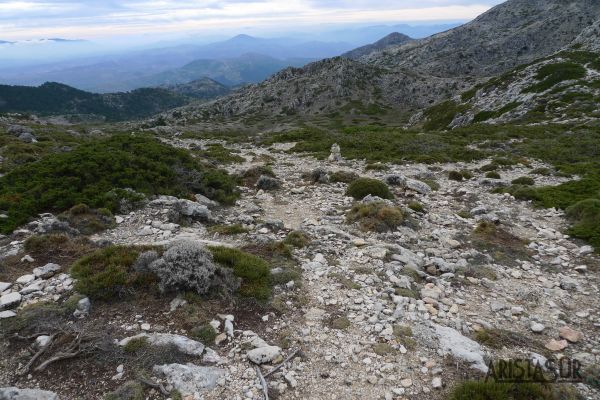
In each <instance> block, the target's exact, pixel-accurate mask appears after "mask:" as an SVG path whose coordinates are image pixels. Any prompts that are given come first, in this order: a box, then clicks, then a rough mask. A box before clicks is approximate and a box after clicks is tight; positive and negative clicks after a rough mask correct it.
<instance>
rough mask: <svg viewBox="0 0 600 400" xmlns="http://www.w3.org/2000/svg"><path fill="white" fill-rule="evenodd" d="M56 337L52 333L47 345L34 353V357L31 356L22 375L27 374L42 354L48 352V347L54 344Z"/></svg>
mask: <svg viewBox="0 0 600 400" xmlns="http://www.w3.org/2000/svg"><path fill="white" fill-rule="evenodd" d="M55 337H56V335H52V336H50V338H48V343H46V345H45V346H42V347H41V348H40V349H39V350H38V352H37V353H35V354H34V355H33V357H31V360H29V362H28V363H27V365H25V367H24V368H23V372H22V373H21V375H25V374H26V373H28V372H29V370H30V369H31V366H32V365H33V364H34V363H35V362H36V360H37V359H38V358H40V357H41V355H42V354H44V353H45V352H46V350H48V348H49V347H50V345H51V344H52V341H53V340H54V338H55Z"/></svg>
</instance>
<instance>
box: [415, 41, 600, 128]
mask: <svg viewBox="0 0 600 400" xmlns="http://www.w3.org/2000/svg"><path fill="white" fill-rule="evenodd" d="M596 39H598V37H597V36H596ZM594 42H597V41H594ZM577 48H578V49H579V46H577ZM599 102H600V53H598V52H588V51H582V50H576V51H575V50H565V51H562V52H559V53H557V54H555V55H552V56H550V57H545V58H542V59H540V60H537V61H535V62H533V63H530V64H528V65H525V66H522V67H519V68H516V69H514V70H512V71H510V72H508V73H505V74H503V75H501V76H499V77H497V78H493V79H491V80H489V81H487V82H484V83H481V84H479V85H476V86H475V87H473V88H472V89H470V90H468V91H466V92H464V93H462V94H461V95H459V96H455V97H454V98H453V99H452V101H451V103H447V104H446V107H445V108H446V110H454V111H452V112H451V114H452V115H450V116H449V118H447V119H446V120H445V121H444V122H443V123H442V124H441V125H440V126H439V128H455V127H457V126H464V125H467V124H470V123H476V122H483V123H514V122H520V123H523V122H524V123H540V122H543V123H572V122H579V123H592V122H594V121H598V118H600V113H599V111H598V107H597V105H598V103H599ZM448 105H451V106H448ZM437 108H439V106H434V107H433V108H432V109H429V110H426V111H425V113H424V114H425V117H424V118H423V120H424V121H425V123H427V121H430V120H431V118H432V117H433V118H436V117H437V116H438V115H439V112H438V111H436V110H435V109H437ZM430 114H431V115H430ZM414 118H415V120H416V119H419V115H416V116H415V117H414Z"/></svg>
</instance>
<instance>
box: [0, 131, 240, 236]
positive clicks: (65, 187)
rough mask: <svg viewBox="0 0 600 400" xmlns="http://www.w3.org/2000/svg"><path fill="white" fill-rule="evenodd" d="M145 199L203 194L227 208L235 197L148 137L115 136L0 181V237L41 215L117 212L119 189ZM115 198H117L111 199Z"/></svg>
mask: <svg viewBox="0 0 600 400" xmlns="http://www.w3.org/2000/svg"><path fill="white" fill-rule="evenodd" d="M126 188H131V189H133V190H135V191H137V192H140V193H144V194H147V195H156V194H166V195H174V196H178V197H187V196H189V195H191V194H194V193H202V194H204V195H206V196H207V197H209V198H212V199H214V200H217V201H220V202H222V203H225V204H231V203H232V202H234V201H235V199H237V197H238V196H239V195H238V193H237V191H236V185H235V181H234V180H233V179H232V178H231V177H229V176H228V174H227V173H226V172H224V171H220V170H217V169H214V168H209V167H205V166H202V165H201V164H200V163H199V162H198V161H196V160H194V159H193V158H192V156H191V155H190V154H189V153H188V152H187V151H185V150H181V149H176V148H174V147H171V146H168V145H166V144H163V143H161V142H160V141H158V140H156V139H153V138H150V137H147V136H131V135H116V136H113V137H110V138H108V139H100V140H94V141H90V142H89V143H86V144H82V145H81V146H79V147H77V148H75V149H74V150H73V151H71V152H67V153H58V154H51V155H49V156H47V157H45V158H43V159H41V160H40V161H38V162H35V163H31V164H28V165H24V166H22V167H19V168H16V169H14V170H12V171H11V172H9V173H8V174H6V175H5V176H3V177H1V178H0V210H3V211H5V212H6V213H7V215H8V218H7V219H2V220H0V231H1V232H3V233H10V232H12V231H13V230H14V229H15V228H17V227H18V226H19V225H21V224H23V223H25V222H27V221H28V220H29V218H31V217H33V216H35V215H37V214H39V213H41V212H62V211H65V210H68V209H69V208H71V207H73V206H75V205H77V204H82V203H83V204H87V205H88V206H89V207H91V208H96V209H98V208H107V209H109V210H111V211H112V212H114V211H116V210H117V209H118V207H119V203H120V197H119V196H118V194H120V193H121V194H122V193H123V189H126ZM115 194H117V196H115Z"/></svg>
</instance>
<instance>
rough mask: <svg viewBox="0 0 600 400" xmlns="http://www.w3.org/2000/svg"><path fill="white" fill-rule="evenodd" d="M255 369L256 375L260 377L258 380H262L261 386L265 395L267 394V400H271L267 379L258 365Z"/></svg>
mask: <svg viewBox="0 0 600 400" xmlns="http://www.w3.org/2000/svg"><path fill="white" fill-rule="evenodd" d="M254 369H255V370H256V375H258V379H260V384H261V385H262V389H263V393H264V394H265V400H269V387H268V386H267V381H266V380H265V377H264V376H263V374H262V372H261V370H260V367H259V366H258V365H255V366H254Z"/></svg>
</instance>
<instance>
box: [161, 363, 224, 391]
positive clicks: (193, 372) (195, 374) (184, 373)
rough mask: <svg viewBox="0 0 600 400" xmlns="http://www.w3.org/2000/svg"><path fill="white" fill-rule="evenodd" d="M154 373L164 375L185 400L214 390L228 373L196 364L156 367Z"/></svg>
mask: <svg viewBox="0 0 600 400" xmlns="http://www.w3.org/2000/svg"><path fill="white" fill-rule="evenodd" d="M152 371H153V372H154V373H155V374H159V375H163V376H164V377H165V379H166V380H167V382H169V384H170V385H171V386H173V388H174V389H175V390H177V391H179V393H181V395H182V397H183V398H185V397H186V396H197V395H199V394H201V393H204V392H207V391H209V390H212V389H214V388H215V386H217V382H218V381H219V379H221V378H223V377H224V376H225V374H226V371H225V370H224V369H221V368H216V367H201V366H198V365H194V364H186V365H183V364H165V365H155V366H154V368H153V370H152ZM194 398H196V397H194Z"/></svg>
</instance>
